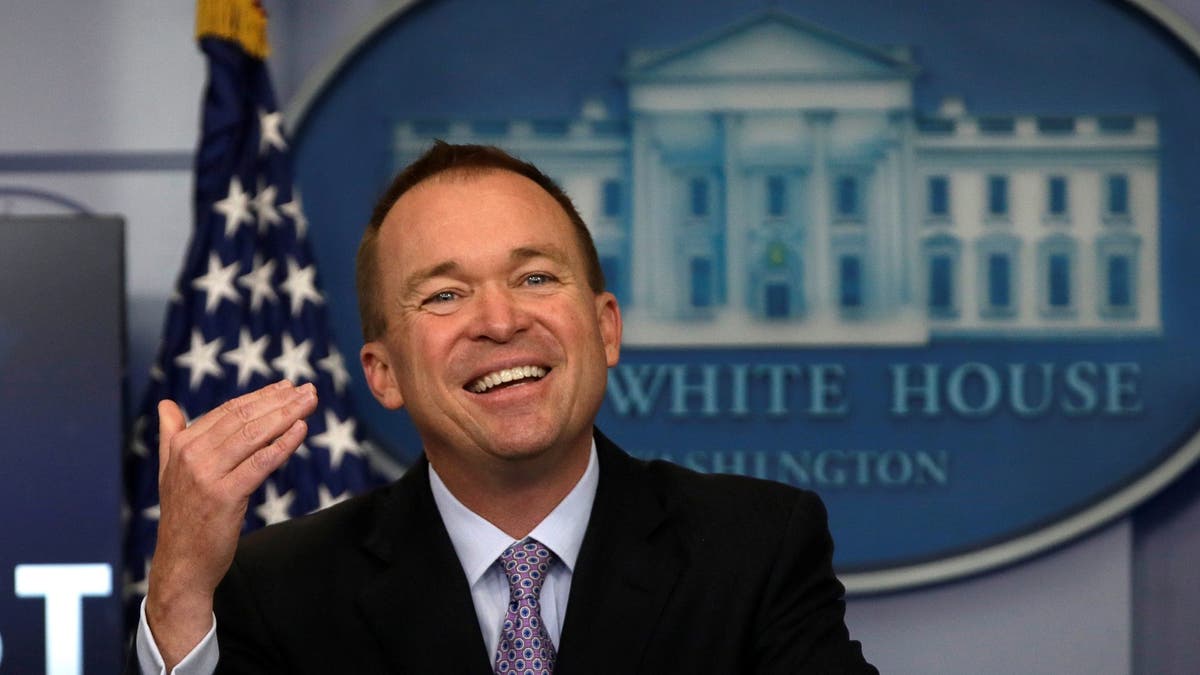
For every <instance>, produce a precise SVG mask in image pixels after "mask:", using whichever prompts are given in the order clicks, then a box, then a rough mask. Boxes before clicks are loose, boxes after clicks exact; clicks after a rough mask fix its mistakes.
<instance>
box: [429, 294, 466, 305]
mask: <svg viewBox="0 0 1200 675" xmlns="http://www.w3.org/2000/svg"><path fill="white" fill-rule="evenodd" d="M457 299H458V294H457V293H455V292H454V291H438V292H437V293H434V294H433V295H431V296H429V297H428V298H426V299H425V303H426V304H439V303H443V302H452V301H454V300H457Z"/></svg>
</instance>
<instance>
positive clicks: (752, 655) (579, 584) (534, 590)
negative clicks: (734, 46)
mask: <svg viewBox="0 0 1200 675" xmlns="http://www.w3.org/2000/svg"><path fill="white" fill-rule="evenodd" d="M358 292H359V306H360V307H359V309H360V313H361V315H362V323H363V335H364V338H365V341H366V344H365V345H364V346H363V348H362V351H361V354H360V357H361V361H362V365H363V370H364V372H365V374H366V378H367V383H368V385H369V386H370V388H371V391H372V393H373V394H374V395H375V397H376V398H377V399H378V400H379V402H380V403H381V404H383V405H384V406H385V407H387V408H390V409H399V408H401V407H407V408H408V411H409V413H410V415H411V417H412V420H413V423H414V425H415V426H416V428H417V430H418V432H419V433H420V436H421V440H422V443H423V446H424V451H425V457H424V460H422V461H421V462H420V463H418V464H417V465H415V466H414V467H413V468H411V469H410V470H409V471H408V473H407V474H406V475H405V476H404V477H403V478H402V479H400V480H399V481H397V482H396V483H394V484H392V485H390V486H388V487H386V488H384V489H382V490H378V491H376V492H373V493H370V494H367V495H364V496H361V497H358V498H356V499H353V500H350V501H349V502H346V503H343V504H340V505H338V506H335V507H332V508H330V509H327V510H325V511H322V512H320V513H317V514H314V515H312V516H308V517H306V518H302V519H298V520H294V521H291V522H288V523H284V524H281V525H279V526H275V527H270V528H267V529H265V530H263V531H261V532H259V533H256V534H254V535H251V536H249V537H247V538H246V539H245V540H243V541H242V542H240V543H238V542H237V534H238V531H239V528H240V525H241V519H242V517H243V515H244V512H245V508H246V502H247V498H248V496H249V495H250V494H251V493H252V492H253V491H254V489H255V488H256V487H257V486H258V485H259V484H260V483H261V482H262V481H263V480H264V479H265V478H266V477H267V475H269V474H270V472H271V471H272V470H274V469H275V468H276V467H278V466H279V465H281V464H282V463H283V462H284V461H285V460H286V458H287V456H288V455H289V454H290V453H291V452H292V451H294V450H295V449H296V447H297V446H298V445H299V444H300V442H301V440H302V439H303V437H304V433H305V426H304V421H303V418H304V416H305V415H307V414H309V413H310V412H311V411H312V410H313V406H314V404H315V400H314V394H313V391H312V388H311V386H308V385H305V386H301V387H293V386H291V385H290V384H288V383H280V384H277V385H272V386H271V387H267V388H265V389H263V390H260V391H259V392H256V393H254V394H250V395H248V396H245V397H242V398H240V399H236V400H234V401H231V402H230V403H228V404H226V405H224V406H222V407H221V408H220V409H218V410H216V411H213V412H212V413H210V414H208V415H205V416H204V417H202V418H201V419H199V420H197V421H196V422H195V423H193V424H192V425H191V426H188V427H186V428H185V425H184V422H183V418H182V415H180V414H179V411H178V409H177V408H176V407H175V405H174V404H173V403H171V402H169V401H165V402H163V403H162V404H161V405H160V417H161V420H162V421H161V436H162V444H161V447H160V452H161V453H162V454H161V463H162V466H163V468H162V473H161V476H160V492H161V503H162V517H161V521H160V526H159V543H158V549H157V550H156V552H155V558H154V564H153V566H152V570H151V577H150V587H149V595H148V596H147V600H146V603H145V605H144V618H145V621H144V622H143V630H142V631H141V634H140V635H139V638H138V652H139V656H140V660H141V663H142V666H143V668H147V667H149V670H148V671H144V672H158V671H157V668H156V667H155V666H154V665H153V664H154V663H155V661H156V658H157V656H158V655H157V654H156V651H157V652H158V653H160V654H161V660H162V665H163V666H165V669H166V670H167V671H169V670H170V669H171V668H174V667H175V665H176V664H179V663H180V662H181V661H183V665H182V666H181V668H180V671H179V672H184V671H185V670H186V669H187V668H193V667H194V668H196V670H194V671H188V672H210V671H211V670H212V668H213V666H214V660H215V658H216V654H217V653H218V652H219V657H220V664H219V666H217V670H218V671H219V672H246V673H264V672H280V673H283V672H286V673H303V672H312V673H377V672H378V673H385V672H409V673H489V672H517V671H520V672H537V673H548V672H551V669H552V670H553V672H554V673H558V674H559V675H566V674H570V673H754V672H761V673H803V672H811V673H869V672H875V670H874V668H872V667H871V666H869V665H868V664H867V663H866V661H865V660H864V659H863V657H862V653H861V649H860V648H859V646H858V643H856V642H853V641H851V640H850V639H849V636H848V634H847V630H846V628H845V624H844V621H843V613H844V603H843V599H842V593H843V589H842V586H841V585H840V584H839V583H838V582H837V580H836V579H835V578H834V575H833V571H832V568H831V557H832V542H831V540H830V536H829V532H828V528H827V524H826V518H825V511H824V508H823V506H822V505H821V503H820V500H819V499H817V498H816V497H815V496H814V495H812V494H811V493H807V492H803V491H800V490H795V489H792V488H788V487H785V486H783V485H780V484H775V483H768V482H763V481H755V480H751V479H746V478H737V477H729V476H723V477H718V476H702V475H699V474H695V473H692V472H689V471H686V470H684V469H681V468H679V467H676V466H673V465H670V464H666V463H662V462H651V463H645V462H641V461H638V460H634V459H632V458H630V457H629V456H628V455H626V454H625V453H624V452H622V451H621V450H620V449H618V448H617V447H616V446H615V445H614V444H613V443H612V442H611V441H609V440H608V439H607V438H605V437H604V436H603V435H601V434H600V433H599V432H598V431H596V430H595V429H594V428H593V421H594V419H595V416H596V413H597V411H598V410H599V408H600V404H601V401H602V398H603V396H604V387H605V381H606V373H607V369H608V367H611V366H613V365H615V364H616V363H617V359H618V355H619V351H620V338H621V314H620V310H619V308H618V306H617V301H616V299H615V297H614V296H613V295H612V294H611V293H607V292H605V291H604V280H603V275H602V274H601V272H600V266H599V263H598V260H597V257H596V251H595V247H594V245H593V243H592V240H591V237H590V235H589V234H588V231H587V228H586V227H585V225H584V223H583V222H582V220H581V219H580V217H579V215H578V214H577V212H576V211H575V208H574V207H573V206H572V204H571V202H570V200H569V199H568V198H567V197H566V195H565V194H563V193H562V191H561V190H560V189H559V188H558V187H557V186H556V185H555V184H554V183H553V182H552V181H550V180H549V179H548V178H546V177H545V176H544V175H543V174H542V173H541V172H539V171H538V170H537V169H536V168H534V167H533V166H532V165H529V164H525V163H523V162H520V161H518V160H516V159H513V158H512V157H510V156H508V155H506V154H504V153H503V152H501V151H499V150H497V149H495V148H488V147H480V146H452V145H447V144H444V143H440V142H439V143H438V144H436V145H435V146H434V147H433V148H432V149H431V150H430V151H429V152H427V153H426V154H425V155H424V156H423V157H421V158H420V159H418V160H417V161H416V162H415V163H414V164H413V165H411V166H410V167H408V168H407V169H405V171H404V172H402V173H401V174H400V175H399V176H398V177H397V178H396V180H395V181H394V182H393V184H392V186H391V187H390V188H389V189H388V191H387V192H386V193H385V194H384V196H383V197H382V199H381V200H380V203H379V204H378V205H377V206H376V208H375V211H374V214H373V216H372V219H371V222H370V224H369V225H368V227H367V231H366V233H365V235H364V237H363V242H362V245H361V247H360V250H359V256H358ZM235 550H236V555H235ZM214 612H215V633H216V639H215V641H214V639H213V629H214ZM155 645H156V648H155ZM197 645H199V647H198V648H197ZM185 657H186V661H184V659H185ZM493 669H495V670H494V671H493Z"/></svg>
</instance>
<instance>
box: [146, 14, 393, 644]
mask: <svg viewBox="0 0 1200 675" xmlns="http://www.w3.org/2000/svg"><path fill="white" fill-rule="evenodd" d="M229 4H240V5H242V7H243V9H249V10H250V11H252V12H256V13H257V16H255V17H253V18H256V19H258V20H259V22H258V25H259V26H260V27H261V31H262V35H261V36H260V41H259V42H258V44H259V45H260V47H261V49H258V50H255V48H254V46H253V42H254V41H253V40H251V41H250V42H249V43H248V42H247V41H246V40H245V39H240V38H239V35H238V34H237V33H236V31H234V32H233V33H231V34H227V35H219V36H214V35H213V34H212V33H209V34H205V31H204V30H203V26H201V29H200V30H199V31H198V32H199V34H200V35H199V37H200V39H199V42H200V46H201V49H202V51H203V52H204V54H205V56H206V59H207V62H208V85H207V90H206V92H205V96H204V103H203V106H204V107H203V111H202V130H201V138H200V144H199V149H198V150H197V153H196V177H195V180H196V183H195V196H194V198H195V204H194V205H195V214H194V218H195V231H194V232H193V233H192V239H191V242H190V244H189V246H188V249H187V253H186V257H185V260H184V264H183V269H182V270H181V272H180V274H179V277H178V281H177V283H176V286H175V290H174V293H173V294H172V297H171V302H170V306H169V307H168V309H167V319H166V325H165V327H164V330H163V337H162V342H161V345H160V347H159V352H158V357H157V359H156V361H155V365H154V366H153V367H152V369H151V373H150V383H149V385H148V387H147V391H146V393H145V397H144V399H143V401H142V405H141V408H140V412H139V414H138V416H137V417H136V419H135V421H134V424H133V428H132V430H131V431H130V434H129V450H128V452H127V453H126V459H125V481H126V483H125V485H126V498H127V506H128V509H129V511H128V516H129V522H128V529H127V532H126V542H125V565H126V607H127V612H128V615H127V616H128V617H129V618H130V619H131V620H132V623H131V625H136V622H137V615H138V606H139V604H140V602H141V598H142V597H143V596H144V594H145V592H146V579H147V575H148V571H149V566H150V565H151V563H152V561H151V556H152V554H153V552H154V545H155V538H156V530H157V526H158V515H159V512H158V415H157V412H156V405H157V403H158V401H159V400H161V399H164V398H170V399H173V400H174V401H175V402H176V403H178V404H179V406H180V407H181V408H182V409H183V411H184V414H185V415H186V416H187V418H188V420H189V421H190V420H193V419H196V418H197V417H199V416H200V415H202V414H204V413H205V412H207V411H209V410H211V409H213V408H215V407H216V406H218V405H220V404H221V403H222V402H224V401H226V400H229V399H231V398H234V397H236V396H239V395H241V394H244V393H247V392H249V391H252V390H254V389H257V388H259V387H261V386H263V385H266V384H268V383H270V382H273V381H276V380H278V379H280V378H286V379H288V380H291V381H292V382H293V383H295V384H299V383H301V382H313V383H315V384H316V387H317V395H318V399H319V406H318V408H317V410H316V412H315V413H313V415H312V416H311V417H309V418H308V425H309V435H308V438H307V439H306V440H305V442H304V444H303V445H301V446H300V448H299V450H297V451H296V453H295V455H293V456H292V458H291V459H290V460H289V461H288V462H287V464H285V465H284V466H283V467H281V468H280V469H279V470H278V471H276V472H275V473H274V474H273V475H272V476H271V477H270V478H269V479H268V480H267V481H266V483H265V484H264V485H263V486H262V487H260V488H259V490H258V491H257V492H256V493H255V494H254V496H253V497H252V498H251V501H250V507H249V509H248V510H247V513H246V522H245V524H244V527H243V532H246V531H250V530H253V529H256V528H259V527H262V526H264V525H268V524H271V523H276V522H279V521H282V520H286V519H287V518H289V517H292V516H299V515H303V514H305V513H309V512H311V511H315V510H317V509H321V508H324V507H326V506H329V505H331V504H334V503H337V502H339V501H342V500H344V499H346V498H347V497H349V496H350V495H351V494H354V493H356V492H360V491H363V490H364V489H366V488H369V487H372V486H374V485H377V484H380V483H382V482H383V478H382V476H381V475H380V474H379V473H378V472H377V471H376V470H375V468H374V467H373V466H372V465H371V464H370V463H369V462H368V455H369V454H370V448H369V447H367V446H366V444H365V442H364V438H363V434H362V428H361V426H360V425H359V424H358V422H357V421H356V419H355V416H354V412H353V410H352V409H351V406H350V402H349V400H348V398H347V396H346V389H347V384H348V382H349V381H350V375H349V372H348V370H347V367H346V361H345V359H344V358H343V356H342V354H341V353H339V352H338V349H337V347H336V346H335V344H334V340H333V335H332V333H331V331H330V329H329V316H328V310H327V305H326V299H325V296H324V295H323V294H322V292H321V289H320V285H319V283H318V279H317V269H316V264H315V262H314V259H313V255H312V246H311V245H310V243H309V241H308V238H307V229H308V222H307V221H306V220H305V218H304V211H303V206H302V203H301V199H300V192H299V191H298V190H297V189H296V188H295V186H294V185H293V184H292V165H291V157H290V155H289V150H288V138H287V135H286V134H285V133H284V130H283V121H282V118H281V115H280V112H279V111H278V109H277V107H276V105H275V97H274V93H273V92H272V89H271V83H270V80H269V77H268V72H267V68H266V64H265V63H264V61H263V58H262V57H264V56H265V45H266V42H265V15H263V14H262V9H261V8H260V7H257V3H250V2H241V3H237V2H201V12H200V14H201V15H202V14H203V10H204V5H211V6H221V7H218V9H221V10H222V11H224V16H225V18H228V15H229V10H228V7H225V6H224V5H229ZM200 22H201V23H203V20H202V19H201V20H200ZM232 23H234V24H235V25H236V28H237V29H238V30H242V31H244V30H245V28H246V26H247V21H245V20H240V21H237V20H235V21H233V22H232ZM221 32H222V31H217V33H218V34H219V33H221ZM241 37H242V38H244V36H241ZM255 51H258V52H259V53H258V54H255V53H253V52H255Z"/></svg>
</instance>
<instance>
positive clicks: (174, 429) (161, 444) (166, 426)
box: [158, 399, 187, 481]
mask: <svg viewBox="0 0 1200 675" xmlns="http://www.w3.org/2000/svg"><path fill="white" fill-rule="evenodd" d="M186 427H187V420H186V419H184V417H183V411H182V410H180V409H179V406H178V405H176V404H175V402H174V401H172V400H170V399H164V400H162V401H159V402H158V480H159V481H161V480H162V477H163V472H164V471H166V469H167V462H169V461H171V439H172V438H174V437H175V434H177V433H179V432H180V431H183V430H184V429H185V428H186Z"/></svg>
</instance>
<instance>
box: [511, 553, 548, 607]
mask: <svg viewBox="0 0 1200 675" xmlns="http://www.w3.org/2000/svg"><path fill="white" fill-rule="evenodd" d="M553 561H554V554H553V553H551V552H550V549H548V548H546V547H545V546H543V545H542V543H541V542H540V541H538V540H536V539H526V540H524V541H519V542H517V543H515V544H513V545H512V546H509V547H508V548H507V549H505V550H504V553H501V554H500V564H501V565H502V566H503V568H504V576H505V577H507V578H508V590H509V595H510V596H511V598H510V599H511V600H512V601H513V602H516V601H519V600H521V599H522V598H525V597H529V598H531V599H535V600H536V599H537V597H538V596H539V595H541V593H542V582H544V581H545V580H546V570H548V569H550V563H552V562H553Z"/></svg>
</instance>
